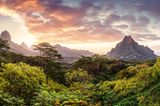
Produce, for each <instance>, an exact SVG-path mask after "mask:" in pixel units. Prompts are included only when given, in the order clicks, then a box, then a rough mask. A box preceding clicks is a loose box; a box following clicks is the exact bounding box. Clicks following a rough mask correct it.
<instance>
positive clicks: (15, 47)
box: [0, 30, 37, 56]
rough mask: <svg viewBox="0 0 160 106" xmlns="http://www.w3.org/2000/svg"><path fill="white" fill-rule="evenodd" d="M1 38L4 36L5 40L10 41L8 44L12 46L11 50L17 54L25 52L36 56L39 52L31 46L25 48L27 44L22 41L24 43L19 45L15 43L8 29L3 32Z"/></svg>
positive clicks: (27, 54)
mask: <svg viewBox="0 0 160 106" xmlns="http://www.w3.org/2000/svg"><path fill="white" fill-rule="evenodd" d="M0 38H2V39H3V40H6V41H8V44H9V46H10V51H11V52H14V53H17V54H23V55H26V56H34V55H36V54H37V53H36V52H35V51H33V50H31V49H29V48H25V47H24V46H25V45H26V44H25V43H22V44H23V45H18V44H17V43H14V42H13V41H12V39H11V35H10V33H9V32H8V31H6V30H5V31H3V32H2V33H1V36H0Z"/></svg>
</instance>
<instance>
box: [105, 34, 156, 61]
mask: <svg viewBox="0 0 160 106" xmlns="http://www.w3.org/2000/svg"><path fill="white" fill-rule="evenodd" d="M107 56H108V57H110V58H114V59H121V60H126V61H144V60H152V59H155V58H156V57H157V56H156V55H155V54H154V51H153V50H151V49H150V48H148V47H147V46H146V47H145V46H143V45H139V44H138V43H137V42H136V41H134V40H133V38H132V37H131V36H125V37H124V39H123V40H122V41H121V42H120V43H118V44H117V45H116V47H115V48H113V49H112V50H111V51H110V52H108V53H107Z"/></svg>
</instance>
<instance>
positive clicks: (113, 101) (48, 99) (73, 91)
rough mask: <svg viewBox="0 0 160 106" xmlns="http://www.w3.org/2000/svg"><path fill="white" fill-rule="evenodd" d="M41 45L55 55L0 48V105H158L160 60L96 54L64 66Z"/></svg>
mask: <svg viewBox="0 0 160 106" xmlns="http://www.w3.org/2000/svg"><path fill="white" fill-rule="evenodd" d="M2 43H4V45H5V46H6V45H7V44H6V43H5V42H2ZM44 44H45V43H44ZM43 46H44V45H43ZM46 46H47V47H49V49H52V50H51V52H54V53H55V54H52V55H50V53H51V52H50V53H49V54H45V53H42V54H43V55H41V56H35V57H27V56H23V55H20V54H15V53H11V52H9V51H4V48H3V47H1V48H0V49H1V50H0V62H1V65H0V82H1V83H0V106H159V105H160V82H159V81H160V58H157V60H156V61H147V62H139V63H132V62H125V61H120V60H110V59H107V58H106V57H105V56H99V55H95V56H92V57H82V58H80V59H79V60H78V61H77V62H75V63H73V64H72V66H71V67H70V68H66V67H65V64H62V63H61V62H60V61H59V60H57V58H55V57H56V56H59V55H58V52H57V51H56V50H54V47H52V46H51V45H48V44H45V47H46ZM6 47H7V46H6ZM38 47H40V48H41V47H42V46H40V45H39V46H38ZM43 49H44V48H43ZM45 49H46V48H45ZM49 49H48V48H47V50H49ZM42 52H43V50H42ZM47 53H48V51H47ZM50 56H52V58H54V59H50Z"/></svg>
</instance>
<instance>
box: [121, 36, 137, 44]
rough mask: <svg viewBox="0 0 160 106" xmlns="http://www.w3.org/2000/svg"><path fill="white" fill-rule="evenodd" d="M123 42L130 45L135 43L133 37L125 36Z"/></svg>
mask: <svg viewBox="0 0 160 106" xmlns="http://www.w3.org/2000/svg"><path fill="white" fill-rule="evenodd" d="M122 42H124V43H127V44H130V43H135V41H134V39H133V38H132V37H131V35H128V36H125V37H124V39H123V40H122Z"/></svg>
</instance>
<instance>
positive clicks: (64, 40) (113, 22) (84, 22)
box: [0, 0, 160, 54]
mask: <svg viewBox="0 0 160 106" xmlns="http://www.w3.org/2000/svg"><path fill="white" fill-rule="evenodd" d="M159 9H160V0H0V31H3V30H8V31H9V32H10V33H11V35H12V39H13V41H15V42H17V43H21V42H26V43H27V44H28V45H32V44H33V43H35V42H49V43H51V44H61V45H63V46H67V47H70V48H74V49H84V50H89V51H92V52H94V53H100V54H105V53H107V52H108V51H110V49H111V48H113V47H115V45H116V44H117V43H118V42H119V41H120V40H122V39H123V37H124V36H125V35H131V36H132V37H133V38H134V39H135V40H136V41H137V42H139V43H140V44H142V45H145V46H149V47H150V48H152V49H153V50H154V51H155V52H156V53H160V30H159V28H160V13H159Z"/></svg>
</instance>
